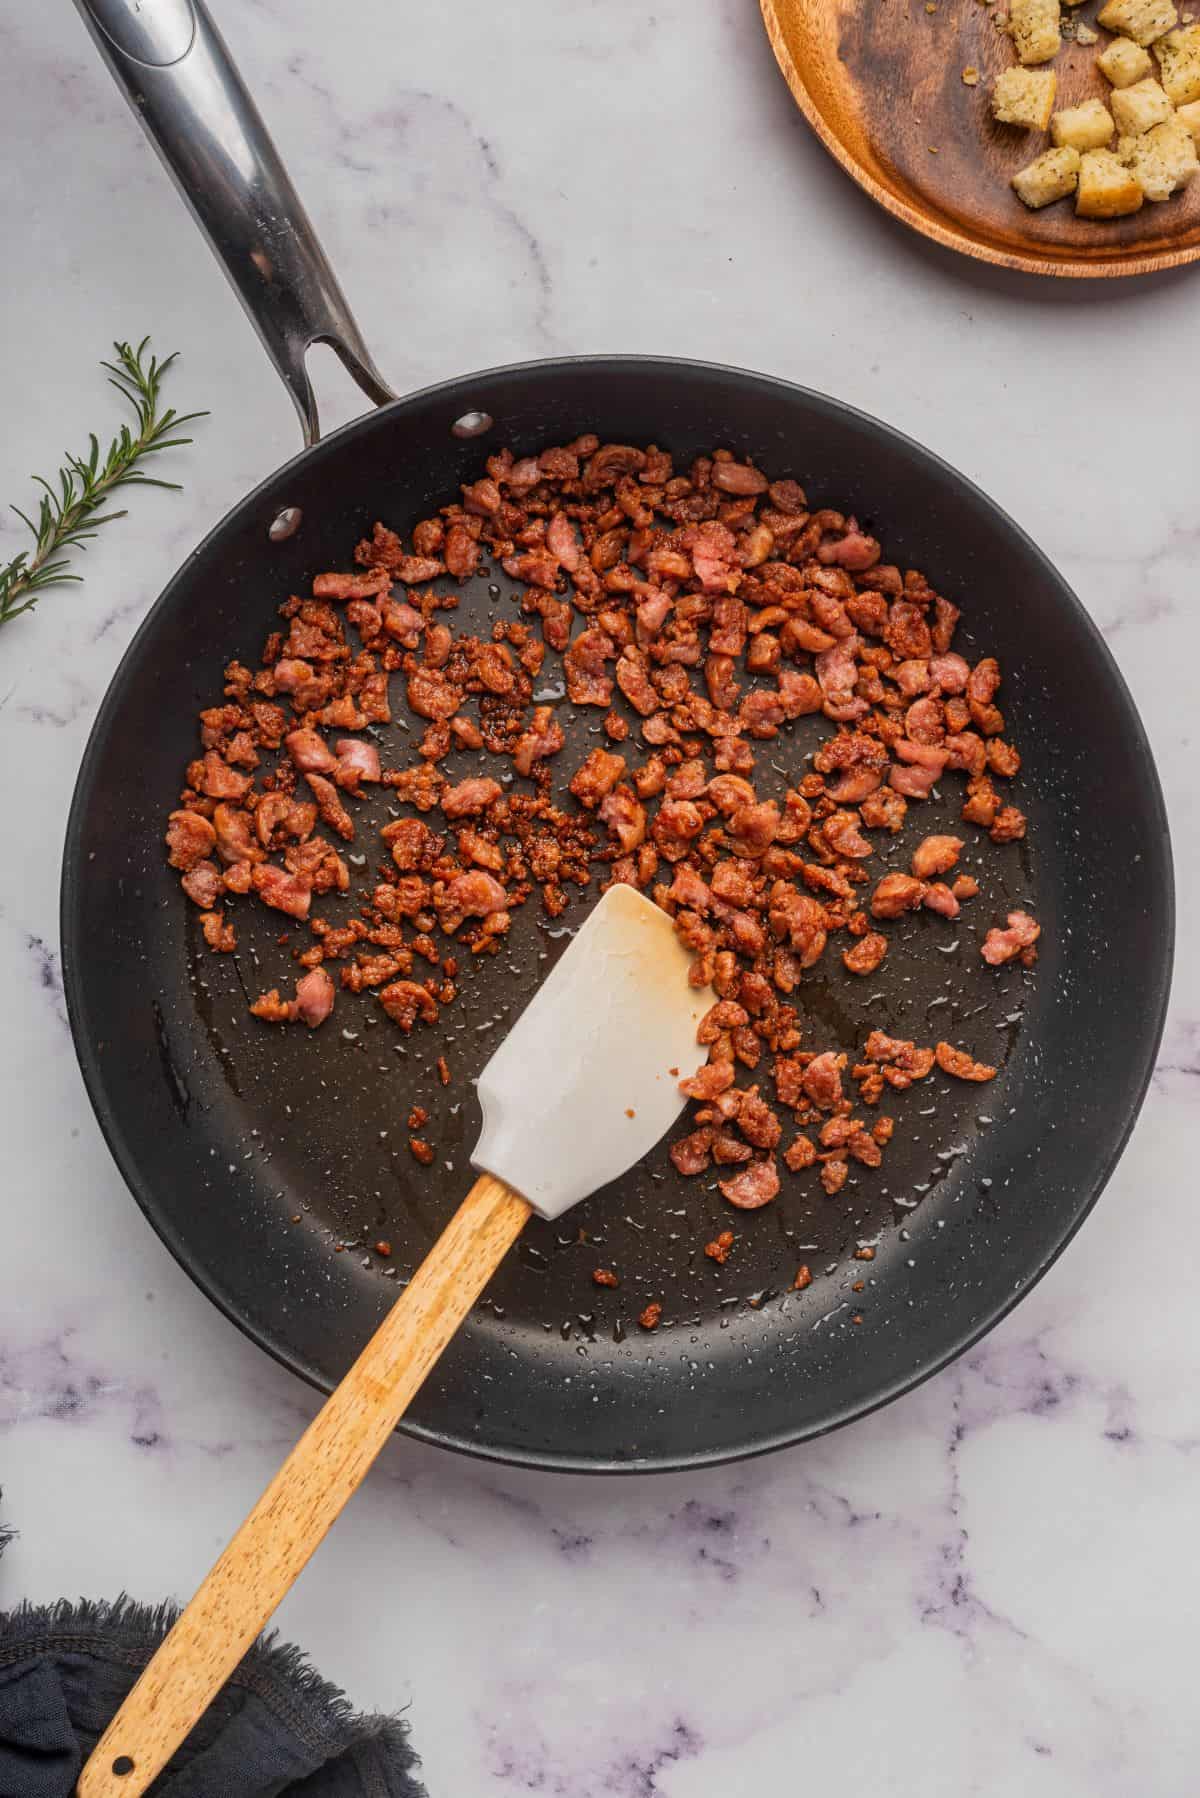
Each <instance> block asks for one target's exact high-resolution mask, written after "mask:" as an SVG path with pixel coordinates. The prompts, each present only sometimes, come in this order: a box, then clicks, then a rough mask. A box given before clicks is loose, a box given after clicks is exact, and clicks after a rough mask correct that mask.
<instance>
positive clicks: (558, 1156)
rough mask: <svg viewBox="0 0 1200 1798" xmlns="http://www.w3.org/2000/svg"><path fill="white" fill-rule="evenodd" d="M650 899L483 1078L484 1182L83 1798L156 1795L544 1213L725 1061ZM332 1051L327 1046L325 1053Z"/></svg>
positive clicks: (200, 1607)
mask: <svg viewBox="0 0 1200 1798" xmlns="http://www.w3.org/2000/svg"><path fill="white" fill-rule="evenodd" d="M690 961H691V958H690V956H689V954H688V952H687V950H686V949H684V947H683V945H682V944H681V943H680V942H679V940H678V938H677V937H676V935H675V931H674V927H673V925H672V923H671V920H670V919H669V918H668V917H667V916H666V914H665V913H664V912H662V911H660V910H659V909H658V907H657V906H655V905H652V904H651V903H650V901H649V900H648V899H644V898H643V897H642V895H641V894H640V893H638V892H635V891H634V889H633V888H632V887H627V886H615V887H611V888H610V889H609V891H608V892H607V893H606V894H605V895H604V897H603V898H602V899H601V900H600V902H599V904H598V905H597V906H596V907H595V909H594V910H593V911H592V912H591V913H590V914H589V915H588V918H587V920H586V921H585V923H584V924H583V925H582V926H581V928H580V930H579V932H578V934H577V935H576V936H575V938H574V939H573V941H572V942H571V943H570V944H569V945H568V947H567V949H566V950H565V951H564V953H563V954H562V956H561V957H560V958H559V960H558V962H557V963H556V964H555V966H554V968H553V969H552V971H551V972H550V974H549V975H548V977H547V978H546V980H545V981H544V982H543V984H542V986H541V987H539V989H538V991H537V992H536V993H535V995H534V997H533V999H532V1000H531V1001H530V1003H529V1005H528V1006H527V1007H526V1008H525V1010H524V1012H523V1013H522V1014H521V1016H520V1017H519V1018H518V1020H517V1022H516V1024H515V1025H514V1026H513V1029H512V1031H511V1032H510V1034H509V1035H508V1037H507V1038H506V1039H505V1041H504V1042H503V1043H502V1044H501V1045H500V1047H499V1048H498V1049H497V1051H496V1053H495V1054H494V1055H493V1057H492V1059H491V1061H489V1063H488V1064H487V1067H486V1068H485V1069H484V1071H483V1073H482V1074H481V1075H480V1078H479V1097H480V1100H481V1103H482V1107H483V1129H482V1131H481V1133H480V1137H479V1142H478V1145H477V1147H476V1149H475V1153H474V1154H473V1155H472V1157H471V1161H472V1165H473V1166H474V1167H476V1168H477V1169H478V1170H479V1178H478V1179H477V1180H476V1182H475V1184H474V1186H473V1187H472V1188H471V1190H470V1192H469V1193H468V1194H467V1196H466V1198H465V1199H464V1200H463V1202H462V1204H461V1205H460V1206H459V1208H458V1210H457V1211H456V1212H455V1214H454V1216H453V1217H452V1218H451V1220H450V1222H449V1223H448V1224H447V1226H446V1228H445V1230H444V1231H443V1233H442V1235H441V1236H440V1237H439V1238H438V1240H437V1242H436V1243H435V1244H434V1246H433V1248H432V1249H431V1250H430V1252H429V1254H428V1255H427V1256H426V1258H425V1260H424V1261H423V1262H422V1264H421V1266H420V1267H419V1268H418V1269H417V1271H416V1273H415V1274H414V1275H413V1278H412V1280H411V1281H410V1283H409V1285H408V1286H407V1287H406V1288H405V1289H404V1291H403V1292H402V1293H401V1295H400V1297H399V1299H398V1300H397V1301H396V1304H395V1306H394V1307H393V1309H392V1311H391V1312H390V1314H389V1315H388V1317H387V1318H386V1319H385V1321H384V1323H383V1324H382V1325H381V1326H380V1328H379V1329H378V1330H377V1331H376V1333H375V1335H374V1336H373V1337H372V1338H371V1340H370V1342H369V1343H368V1344H367V1346H366V1348H365V1349H364V1350H363V1352H362V1354H361V1355H360V1356H359V1358H358V1360H357V1361H356V1362H355V1363H354V1366H353V1367H352V1368H351V1369H350V1371H349V1373H348V1374H347V1375H346V1377H345V1379H344V1380H343V1381H342V1383H341V1385H340V1386H339V1387H338V1388H337V1390H336V1392H334V1394H333V1396H332V1397H331V1398H330V1399H329V1400H328V1401H327V1403H326V1404H325V1405H324V1406H323V1407H322V1409H321V1410H320V1411H319V1412H318V1413H317V1415H316V1417H315V1418H314V1419H313V1421H312V1423H311V1424H310V1425H309V1427H308V1429H307V1430H306V1431H305V1432H304V1435H303V1436H302V1437H301V1438H300V1441H299V1442H298V1443H297V1444H296V1446H295V1448H294V1449H293V1450H292V1452H291V1454H290V1455H289V1456H288V1458H287V1460H286V1461H285V1462H284V1464H283V1466H282V1467H281V1468H280V1470H279V1472H278V1473H277V1474H276V1475H275V1478H274V1479H273V1480H272V1481H271V1483H270V1485H269V1486H268V1487H267V1489H266V1491H265V1492H264V1493H263V1495H262V1497H261V1498H260V1499H259V1501H258V1503H257V1504H256V1505H255V1507H254V1509H253V1510H252V1511H251V1513H250V1515H249V1516H248V1517H247V1518H246V1521H245V1522H244V1523H243V1524H242V1526H241V1528H240V1529H239V1530H238V1532H237V1534H236V1535H235V1536H234V1538H233V1540H232V1541H231V1542H230V1544H229V1546H228V1547H227V1548H226V1549H225V1551H224V1553H223V1554H222V1555H221V1557H220V1559H219V1560H218V1561H217V1562H216V1565H215V1566H214V1567H213V1568H212V1570H211V1572H210V1573H209V1574H208V1577H207V1578H206V1579H205V1580H204V1582H203V1584H202V1585H201V1587H200V1589H199V1591H198V1592H197V1593H196V1595H195V1597H194V1598H193V1599H192V1601H191V1603H190V1604H189V1605H188V1607H187V1609H186V1610H185V1611H184V1612H183V1613H182V1615H181V1616H180V1618H179V1620H178V1622H177V1623H176V1624H175V1627H174V1628H173V1629H172V1630H171V1632H170V1634H169V1635H168V1636H167V1637H166V1638H165V1639H164V1641H163V1643H162V1645H161V1647H160V1648H159V1650H158V1652H157V1653H156V1654H155V1656H154V1658H153V1659H152V1660H151V1661H150V1663H149V1665H148V1666H147V1668H146V1670H145V1672H144V1673H143V1674H142V1676H141V1678H140V1679H139V1680H138V1682H137V1684H136V1685H135V1686H134V1687H133V1689H132V1691H131V1692H130V1694H129V1696H128V1698H127V1699H126V1700H125V1703H124V1704H123V1705H122V1706H121V1708H120V1710H119V1711H118V1712H117V1714H116V1716H115V1717H114V1718H113V1720H112V1722H111V1723H110V1724H109V1726H108V1728H107V1729H106V1730H105V1732H104V1734H103V1735H102V1736H101V1738H100V1741H99V1742H98V1743H97V1745H96V1748H95V1751H94V1753H93V1754H92V1756H91V1759H90V1760H89V1761H88V1763H87V1766H86V1767H85V1768H84V1770H83V1773H82V1775H81V1776H80V1780H79V1784H78V1787H77V1792H78V1794H79V1798H139V1795H140V1794H141V1793H143V1792H144V1791H145V1790H146V1787H147V1786H148V1785H149V1784H150V1783H151V1781H152V1780H153V1779H154V1778H155V1776H156V1775H157V1774H158V1773H159V1772H160V1771H161V1769H162V1768H163V1766H164V1765H165V1764H166V1762H167V1761H168V1760H169V1758H170V1756H171V1755H172V1754H173V1753H174V1752H175V1749H176V1748H178V1746H179V1745H180V1743H181V1742H182V1741H183V1740H184V1738H185V1737H186V1736H187V1734H188V1732H189V1731H190V1730H191V1728H192V1726H193V1725H194V1724H195V1723H196V1721H197V1720H198V1718H199V1717H200V1716H201V1715H202V1714H203V1713H204V1711H205V1710H206V1709H207V1707H208V1705H209V1704H210V1703H211V1701H212V1700H213V1698H215V1697H216V1695H217V1693H218V1692H219V1691H220V1689H221V1687H222V1686H223V1685H224V1684H225V1681H226V1680H227V1679H228V1678H229V1676H230V1674H231V1673H232V1672H233V1670H234V1668H235V1667H236V1666H237V1664H238V1662H239V1661H240V1660H241V1658H242V1656H243V1655H244V1654H245V1652H246V1650H247V1649H248V1648H249V1647H250V1645H251V1643H252V1642H253V1641H254V1639H255V1637H256V1636H257V1635H258V1633H259V1631H260V1630H261V1629H262V1628H263V1625H264V1624H265V1623H266V1622H267V1619H268V1618H269V1617H270V1616H271V1614H272V1612H273V1611H274V1610H275V1608H276V1606H277V1605H278V1604H279V1602H280V1600H281V1599H282V1598H283V1596H284V1594H285V1593H286V1592H287V1591H288V1590H289V1589H290V1587H291V1586H292V1584H293V1582H294V1581H295V1580H296V1579H297V1577H298V1576H299V1574H300V1572H301V1571H302V1569H303V1568H304V1567H305V1565H306V1564H307V1562H308V1560H309V1557H310V1556H311V1555H312V1553H313V1551H314V1550H315V1549H316V1547H317V1545H318V1543H319V1542H320V1541H321V1540H322V1538H323V1537H324V1535H325V1533H326V1531H327V1530H328V1529H329V1527H330V1525H331V1524H332V1523H333V1521H334V1519H335V1518H336V1517H337V1516H338V1514H339V1513H340V1511H341V1510H342V1508H343V1506H344V1505H345V1504H346V1503H347V1501H348V1500H349V1498H350V1497H351V1495H352V1494H353V1493H354V1492H355V1491H356V1490H357V1488H358V1486H359V1485H360V1484H361V1483H362V1480H363V1479H364V1478H365V1476H366V1474H367V1471H368V1469H369V1468H370V1466H371V1464H372V1462H373V1461H374V1460H375V1457H376V1456H377V1455H378V1454H379V1452H380V1450H381V1449H382V1447H383V1445H384V1443H385V1442H386V1441H387V1439H388V1437H389V1435H390V1434H391V1432H392V1430H393V1429H394V1428H395V1426H396V1423H397V1422H398V1420H399V1419H400V1418H401V1417H402V1416H403V1415H404V1412H405V1410H406V1409H407V1407H408V1404H409V1402H410V1400H411V1399H412V1397H413V1395H414V1393H416V1392H417V1391H418V1389H419V1388H420V1386H421V1383H422V1381H423V1380H425V1379H426V1377H427V1376H428V1374H429V1372H430V1370H431V1369H432V1368H433V1366H434V1364H435V1362H436V1361H437V1359H438V1356H439V1355H440V1354H441V1353H442V1350H443V1349H444V1348H445V1346H446V1344H447V1343H448V1342H449V1340H450V1338H451V1337H452V1336H453V1334H454V1332H455V1331H456V1330H457V1328H458V1326H459V1324H461V1323H462V1321H463V1319H464V1318H465V1317H466V1315H467V1313H468V1312H469V1310H470V1309H471V1306H472V1305H473V1304H474V1302H475V1300H476V1298H478V1296H479V1294H480V1292H481V1291H482V1290H483V1287H484V1286H485V1285H486V1284H487V1281H488V1280H489V1279H490V1277H491V1275H492V1274H493V1273H494V1272H495V1270H496V1268H497V1267H498V1266H499V1264H500V1262H501V1260H502V1259H503V1257H504V1255H505V1254H506V1253H507V1251H508V1250H509V1249H510V1248H511V1247H512V1245H513V1243H514V1242H515V1241H516V1239H517V1237H518V1235H519V1234H520V1232H521V1229H522V1228H523V1226H524V1225H525V1223H526V1222H527V1220H528V1219H529V1217H530V1216H531V1215H532V1214H533V1213H534V1212H537V1213H538V1215H539V1216H541V1217H544V1218H555V1217H558V1216H560V1215H561V1213H562V1212H564V1211H566V1210H567V1209H568V1207H569V1206H571V1205H574V1204H576V1203H577V1202H578V1200H580V1199H582V1198H586V1197H587V1195H588V1194H589V1193H593V1192H595V1191H597V1189H598V1188H600V1187H602V1186H605V1185H607V1184H608V1182H609V1181H610V1180H615V1179H616V1178H617V1177H618V1175H620V1174H623V1173H624V1172H625V1171H626V1170H627V1169H628V1168H630V1167H632V1166H633V1165H634V1163H635V1162H638V1161H640V1160H641V1159H642V1157H643V1156H645V1155H647V1154H649V1152H650V1150H651V1149H653V1147H654V1146H655V1144H656V1143H657V1142H658V1141H659V1139H660V1137H661V1136H662V1135H663V1133H664V1131H666V1130H667V1129H669V1127H670V1126H671V1124H673V1123H674V1121H675V1119H676V1118H677V1117H678V1115H679V1113H680V1111H681V1110H682V1109H683V1105H684V1099H683V1097H682V1095H681V1093H680V1091H679V1082H680V1080H681V1079H686V1078H687V1077H689V1076H690V1075H692V1074H694V1073H695V1072H696V1070H697V1068H698V1067H699V1066H700V1065H701V1064H702V1063H703V1062H704V1060H705V1059H706V1055H707V1051H706V1050H705V1049H703V1048H701V1047H699V1046H698V1045H697V1042H696V1025H697V1023H698V1021H699V1019H700V1017H701V1015H702V1014H703V1012H704V1011H705V1009H706V1008H707V1005H708V1003H709V1002H710V999H711V994H709V993H708V992H707V991H704V992H700V991H697V989H696V988H695V987H692V986H690V985H689V983H688V969H689V966H690ZM314 1046H315V1045H314Z"/></svg>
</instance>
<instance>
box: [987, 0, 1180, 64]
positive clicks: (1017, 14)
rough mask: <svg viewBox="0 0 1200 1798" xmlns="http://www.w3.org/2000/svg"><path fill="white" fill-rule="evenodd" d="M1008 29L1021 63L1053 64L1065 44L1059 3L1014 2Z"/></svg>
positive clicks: (1052, 0) (1043, 0) (1048, 0)
mask: <svg viewBox="0 0 1200 1798" xmlns="http://www.w3.org/2000/svg"><path fill="white" fill-rule="evenodd" d="M1171 23H1172V24H1174V20H1173V19H1172V21H1171ZM1008 28H1009V31H1010V32H1011V33H1012V41H1013V44H1014V46H1015V48H1016V52H1017V58H1018V60H1019V61H1020V62H1023V63H1033V62H1049V61H1050V60H1051V59H1052V58H1053V57H1055V56H1057V55H1058V50H1059V45H1060V44H1061V43H1062V38H1061V37H1060V36H1059V30H1058V0H1011V5H1010V6H1009V9H1008ZM1165 29H1166V27H1165V26H1164V30H1165Z"/></svg>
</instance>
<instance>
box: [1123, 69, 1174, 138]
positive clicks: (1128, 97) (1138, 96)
mask: <svg viewBox="0 0 1200 1798" xmlns="http://www.w3.org/2000/svg"><path fill="white" fill-rule="evenodd" d="M1109 103H1110V105H1111V106H1112V115H1113V118H1114V119H1115V120H1116V123H1117V130H1118V131H1119V132H1120V133H1121V136H1122V137H1140V136H1141V134H1142V132H1143V131H1150V130H1152V129H1153V127H1154V126H1155V125H1161V124H1162V123H1163V120H1164V119H1169V118H1170V116H1171V110H1172V108H1171V102H1170V101H1169V100H1168V99H1167V96H1166V95H1165V94H1164V93H1163V90H1162V88H1161V87H1159V85H1158V82H1157V81H1152V80H1149V79H1147V80H1146V81H1135V82H1134V84H1133V86H1132V87H1118V88H1114V89H1113V91H1112V93H1111V94H1110V95H1109Z"/></svg>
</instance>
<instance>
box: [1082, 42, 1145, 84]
mask: <svg viewBox="0 0 1200 1798" xmlns="http://www.w3.org/2000/svg"><path fill="white" fill-rule="evenodd" d="M1096 67H1097V68H1098V69H1099V70H1100V73H1101V74H1102V75H1107V76H1108V79H1109V80H1110V81H1111V82H1112V84H1113V86H1114V87H1132V86H1133V84H1134V82H1135V81H1144V80H1145V79H1146V77H1147V75H1153V73H1154V64H1153V63H1152V62H1151V61H1150V52H1149V51H1148V50H1143V49H1142V46H1141V45H1140V44H1135V43H1134V42H1133V39H1132V38H1128V37H1117V38H1114V39H1113V41H1112V43H1111V44H1110V45H1109V46H1108V49H1107V50H1104V51H1102V52H1101V54H1100V55H1099V56H1098V57H1097V58H1096Z"/></svg>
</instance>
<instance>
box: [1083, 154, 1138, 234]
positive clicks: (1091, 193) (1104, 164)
mask: <svg viewBox="0 0 1200 1798" xmlns="http://www.w3.org/2000/svg"><path fill="white" fill-rule="evenodd" d="M1143 197H1144V196H1143V194H1142V189H1141V185H1140V183H1139V182H1138V181H1136V180H1135V179H1134V177H1133V175H1132V174H1131V173H1130V172H1129V170H1128V169H1127V168H1126V167H1125V165H1124V164H1123V163H1121V162H1118V161H1117V158H1116V156H1115V155H1114V154H1113V152H1112V151H1111V150H1085V151H1084V153H1083V155H1082V156H1081V157H1080V158H1079V185H1078V187H1077V188H1076V191H1075V210H1076V212H1077V213H1078V214H1079V216H1080V218H1086V219H1116V218H1124V216H1125V214H1126V213H1128V212H1139V211H1140V210H1141V206H1142V200H1143Z"/></svg>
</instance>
